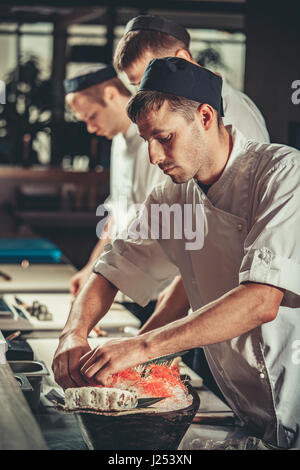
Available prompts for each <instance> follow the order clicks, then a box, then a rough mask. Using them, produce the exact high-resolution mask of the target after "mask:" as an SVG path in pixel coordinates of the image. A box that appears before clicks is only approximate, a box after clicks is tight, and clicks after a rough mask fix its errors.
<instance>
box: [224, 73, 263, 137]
mask: <svg viewBox="0 0 300 470" xmlns="http://www.w3.org/2000/svg"><path fill="white" fill-rule="evenodd" d="M222 98H223V108H224V117H223V123H224V126H227V125H230V124H231V125H233V126H234V127H237V128H238V129H239V131H241V132H242V133H243V134H244V136H245V137H247V138H248V139H250V140H253V141H254V142H270V137H269V133H268V131H267V127H266V123H265V120H264V117H263V115H262V113H261V112H260V111H259V109H258V108H257V106H256V105H255V104H254V103H253V101H252V100H251V99H250V98H249V96H247V95H245V93H242V92H241V91H239V90H236V89H235V88H232V86H231V85H229V83H228V82H227V81H226V80H224V79H223V84H222Z"/></svg>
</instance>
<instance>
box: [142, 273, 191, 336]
mask: <svg viewBox="0 0 300 470" xmlns="http://www.w3.org/2000/svg"><path fill="white" fill-rule="evenodd" d="M165 291H167V292H166V293H165V294H164V297H163V299H162V300H161V301H160V302H158V306H156V307H155V310H154V312H153V314H152V315H151V317H150V318H149V320H148V321H147V322H146V323H145V325H144V326H143V328H141V330H140V333H139V334H143V333H146V332H147V331H150V330H154V329H156V328H160V327H161V326H164V325H167V324H168V323H171V322H173V321H175V320H179V319H180V318H183V317H185V316H186V315H187V312H188V310H189V308H190V304H189V300H188V297H187V295H186V292H185V289H184V286H183V282H182V279H181V276H176V278H175V279H174V280H173V282H172V283H171V285H170V286H168V288H167V289H165Z"/></svg>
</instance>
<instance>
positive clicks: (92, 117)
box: [88, 113, 97, 121]
mask: <svg viewBox="0 0 300 470" xmlns="http://www.w3.org/2000/svg"><path fill="white" fill-rule="evenodd" d="M96 116H97V113H94V114H92V115H91V116H90V117H89V118H88V121H93V120H94V119H95V117H96Z"/></svg>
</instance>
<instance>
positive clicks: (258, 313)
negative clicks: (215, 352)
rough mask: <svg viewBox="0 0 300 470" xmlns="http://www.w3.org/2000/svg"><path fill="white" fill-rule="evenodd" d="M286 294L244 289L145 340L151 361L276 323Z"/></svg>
mask: <svg viewBox="0 0 300 470" xmlns="http://www.w3.org/2000/svg"><path fill="white" fill-rule="evenodd" d="M282 296H283V292H282V291H281V290H280V289H276V288H274V287H271V286H267V285H263V284H248V285H241V286H239V287H237V288H236V289H233V290H232V291H230V292H228V293H227V294H225V295H224V296H222V297H221V298H219V299H217V300H216V301H214V302H211V303H210V304H208V305H206V306H205V307H203V308H201V309H199V310H197V311H195V312H194V313H193V314H191V315H189V316H188V317H185V318H183V319H180V320H177V321H175V322H173V323H170V324H169V325H168V326H167V327H162V328H159V329H156V330H154V331H150V332H149V333H145V334H144V335H142V336H141V338H142V340H143V341H145V344H146V345H147V349H148V350H149V351H150V353H151V357H156V356H160V355H164V354H168V353H172V352H175V351H180V350H184V349H193V348H197V347H201V346H207V345H210V344H215V343H219V342H222V341H227V340H230V339H232V338H235V337H237V336H240V335H242V334H244V333H246V332H247V331H250V330H252V329H254V328H256V327H257V326H259V325H261V324H262V323H265V322H268V321H272V320H273V319H274V318H275V317H276V314H277V311H278V307H279V305H280V302H281V300H282Z"/></svg>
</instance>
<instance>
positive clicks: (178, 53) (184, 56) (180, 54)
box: [175, 49, 193, 62]
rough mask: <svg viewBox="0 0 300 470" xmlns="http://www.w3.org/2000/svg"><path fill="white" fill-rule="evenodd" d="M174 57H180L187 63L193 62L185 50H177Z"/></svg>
mask: <svg viewBox="0 0 300 470" xmlns="http://www.w3.org/2000/svg"><path fill="white" fill-rule="evenodd" d="M175 57H180V58H181V59H185V60H188V61H189V62H192V61H193V58H192V56H191V54H190V52H189V51H188V50H187V49H177V51H176V52H175Z"/></svg>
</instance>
